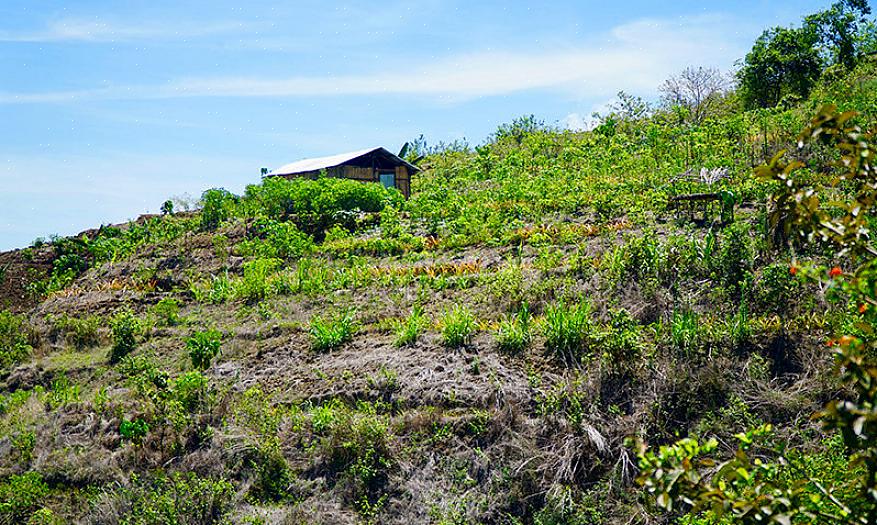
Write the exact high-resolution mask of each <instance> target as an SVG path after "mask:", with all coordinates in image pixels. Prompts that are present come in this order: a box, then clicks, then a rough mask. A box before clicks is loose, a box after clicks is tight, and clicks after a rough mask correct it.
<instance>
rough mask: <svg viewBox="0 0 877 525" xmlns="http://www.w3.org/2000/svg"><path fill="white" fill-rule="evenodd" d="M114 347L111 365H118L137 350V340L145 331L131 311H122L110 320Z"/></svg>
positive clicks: (111, 354)
mask: <svg viewBox="0 0 877 525" xmlns="http://www.w3.org/2000/svg"><path fill="white" fill-rule="evenodd" d="M110 330H111V331H112V335H113V347H112V348H111V349H110V363H111V364H116V363H118V362H119V361H121V360H122V358H123V357H125V356H126V355H128V354H130V353H131V352H133V351H134V349H136V348H137V339H138V337H139V336H140V335H141V332H142V331H143V324H142V323H141V321H140V320H139V319H138V318H137V316H136V315H135V314H134V312H133V311H132V310H130V309H127V310H122V311H121V312H119V313H117V314H116V315H114V316H113V317H112V318H111V319H110Z"/></svg>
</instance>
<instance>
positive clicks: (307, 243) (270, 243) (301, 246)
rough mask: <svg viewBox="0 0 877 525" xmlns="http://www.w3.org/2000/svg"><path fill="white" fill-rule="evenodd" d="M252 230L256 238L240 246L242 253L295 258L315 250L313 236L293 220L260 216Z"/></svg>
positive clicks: (266, 256)
mask: <svg viewBox="0 0 877 525" xmlns="http://www.w3.org/2000/svg"><path fill="white" fill-rule="evenodd" d="M252 232H253V233H254V235H255V236H256V238H255V239H251V240H247V241H244V242H242V243H240V245H239V246H238V251H239V252H240V254H241V255H247V256H254V257H264V258H276V259H293V258H298V257H301V256H302V255H306V254H308V253H310V252H312V251H313V250H314V240H313V238H311V236H310V235H307V234H305V233H303V232H302V231H301V230H299V229H298V227H297V226H296V225H295V223H293V222H281V221H277V220H274V219H266V218H260V219H258V220H256V222H255V223H254V224H253V227H252Z"/></svg>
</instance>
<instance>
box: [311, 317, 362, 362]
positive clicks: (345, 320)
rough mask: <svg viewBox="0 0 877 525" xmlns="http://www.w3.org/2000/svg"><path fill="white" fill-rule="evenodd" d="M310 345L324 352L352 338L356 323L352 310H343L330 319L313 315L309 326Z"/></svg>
mask: <svg viewBox="0 0 877 525" xmlns="http://www.w3.org/2000/svg"><path fill="white" fill-rule="evenodd" d="M308 331H309V333H310V335H311V347H312V348H313V349H314V350H316V351H318V352H326V351H329V350H333V349H335V348H338V347H340V346H341V345H343V344H344V343H347V342H349V341H351V340H352V339H353V334H354V333H355V332H356V324H355V320H354V316H353V312H350V311H348V312H345V313H343V314H340V315H336V316H335V317H332V318H330V319H324V318H322V317H314V318H313V319H311V324H310V328H309V330H308Z"/></svg>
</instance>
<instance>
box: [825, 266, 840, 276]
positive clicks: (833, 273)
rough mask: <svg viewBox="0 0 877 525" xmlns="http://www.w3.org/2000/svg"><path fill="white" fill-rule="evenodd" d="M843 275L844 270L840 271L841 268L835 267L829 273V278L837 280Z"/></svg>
mask: <svg viewBox="0 0 877 525" xmlns="http://www.w3.org/2000/svg"><path fill="white" fill-rule="evenodd" d="M842 273H843V270H841V269H840V266H835V267H834V268H832V269H831V270H829V271H828V276H829V277H831V278H835V277H837V276H839V275H840V274H842Z"/></svg>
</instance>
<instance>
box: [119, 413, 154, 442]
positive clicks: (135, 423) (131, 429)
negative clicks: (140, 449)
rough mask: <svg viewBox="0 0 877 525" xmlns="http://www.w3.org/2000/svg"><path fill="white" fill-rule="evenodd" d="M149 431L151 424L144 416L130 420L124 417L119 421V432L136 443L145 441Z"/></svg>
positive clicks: (124, 437)
mask: <svg viewBox="0 0 877 525" xmlns="http://www.w3.org/2000/svg"><path fill="white" fill-rule="evenodd" d="M148 433H149V424H148V423H147V422H146V421H145V420H144V419H143V418H140V417H138V418H136V419H134V420H129V419H125V418H123V419H122V421H121V422H120V423H119V434H121V435H122V438H123V439H126V440H128V441H130V442H132V443H134V444H135V445H140V444H141V443H143V438H145V437H146V435H147V434H148Z"/></svg>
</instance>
